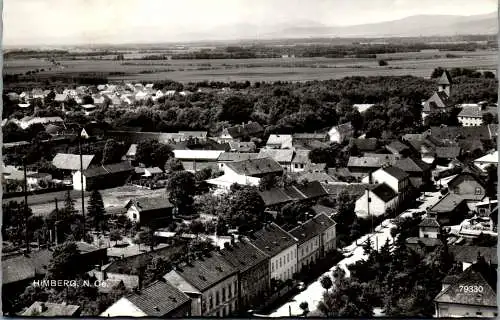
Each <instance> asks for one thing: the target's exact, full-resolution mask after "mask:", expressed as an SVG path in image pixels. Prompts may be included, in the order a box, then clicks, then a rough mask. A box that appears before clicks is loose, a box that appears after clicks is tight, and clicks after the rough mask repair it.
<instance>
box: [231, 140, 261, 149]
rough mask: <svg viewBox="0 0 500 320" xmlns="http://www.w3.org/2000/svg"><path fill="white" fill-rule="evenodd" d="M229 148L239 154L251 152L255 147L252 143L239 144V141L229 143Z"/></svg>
mask: <svg viewBox="0 0 500 320" xmlns="http://www.w3.org/2000/svg"><path fill="white" fill-rule="evenodd" d="M228 143H229V148H230V149H231V150H236V151H239V152H252V151H254V150H255V149H256V148H257V146H256V145H255V143H254V142H251V141H250V142H240V141H229V142H228Z"/></svg>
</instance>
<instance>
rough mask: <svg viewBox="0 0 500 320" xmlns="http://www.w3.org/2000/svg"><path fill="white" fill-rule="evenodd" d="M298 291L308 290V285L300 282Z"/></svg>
mask: <svg viewBox="0 0 500 320" xmlns="http://www.w3.org/2000/svg"><path fill="white" fill-rule="evenodd" d="M297 289H299V291H304V290H306V284H305V283H304V282H299V284H297Z"/></svg>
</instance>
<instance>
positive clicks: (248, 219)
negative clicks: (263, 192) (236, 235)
mask: <svg viewBox="0 0 500 320" xmlns="http://www.w3.org/2000/svg"><path fill="white" fill-rule="evenodd" d="M229 201H230V204H231V211H230V212H229V213H230V216H229V221H231V224H232V225H233V226H237V227H240V229H241V230H243V231H245V230H248V229H251V228H255V229H257V228H260V225H261V224H262V223H263V222H264V219H265V217H264V209H265V203H264V200H262V198H261V196H260V195H259V192H258V191H257V188H255V187H248V186H245V187H242V188H241V189H239V190H236V191H234V192H233V194H231V196H230V200H229Z"/></svg>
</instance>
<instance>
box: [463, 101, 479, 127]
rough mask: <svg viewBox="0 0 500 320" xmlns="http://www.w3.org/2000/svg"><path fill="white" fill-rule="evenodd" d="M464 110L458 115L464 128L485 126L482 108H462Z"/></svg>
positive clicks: (477, 106)
mask: <svg viewBox="0 0 500 320" xmlns="http://www.w3.org/2000/svg"><path fill="white" fill-rule="evenodd" d="M461 107H462V110H461V111H460V113H459V114H458V116H457V118H458V122H460V123H461V124H462V125H463V126H464V127H471V126H481V125H482V124H483V113H482V112H481V107H480V106H479V105H476V106H463V105H462V106H461Z"/></svg>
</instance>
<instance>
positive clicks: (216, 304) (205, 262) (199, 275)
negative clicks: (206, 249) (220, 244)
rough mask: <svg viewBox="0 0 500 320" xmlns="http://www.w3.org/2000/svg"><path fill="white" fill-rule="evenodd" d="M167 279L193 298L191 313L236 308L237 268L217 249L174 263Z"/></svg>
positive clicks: (225, 313)
mask: <svg viewBox="0 0 500 320" xmlns="http://www.w3.org/2000/svg"><path fill="white" fill-rule="evenodd" d="M164 279H165V280H167V281H168V282H170V283H171V284H172V285H173V286H174V287H176V288H177V289H179V290H180V291H182V292H184V293H185V294H187V295H188V296H189V297H190V298H191V300H192V303H191V316H206V317H208V316H214V317H215V316H216V317H225V316H229V315H232V314H234V313H235V312H237V300H238V288H239V285H238V270H237V269H235V268H234V267H233V266H231V264H230V263H229V262H227V261H226V260H225V259H224V258H223V257H222V256H221V255H220V254H219V253H217V252H213V253H210V254H209V255H207V256H200V257H198V259H196V260H193V261H189V262H188V263H187V264H186V265H182V266H180V265H179V266H177V267H175V269H174V270H172V271H170V272H168V273H167V274H165V276H164Z"/></svg>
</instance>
